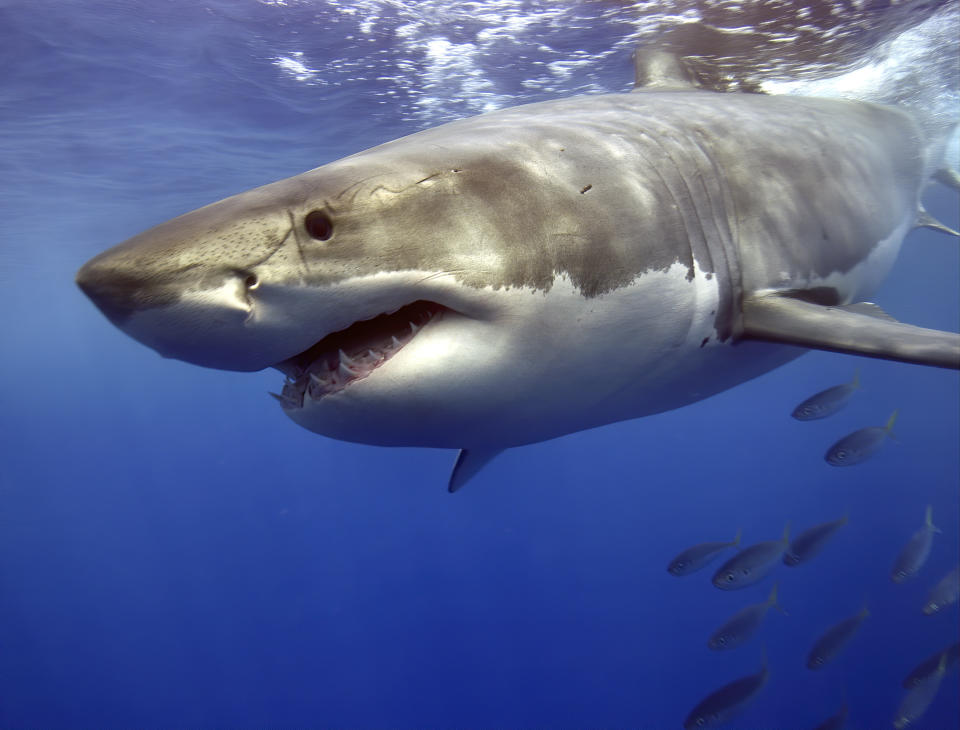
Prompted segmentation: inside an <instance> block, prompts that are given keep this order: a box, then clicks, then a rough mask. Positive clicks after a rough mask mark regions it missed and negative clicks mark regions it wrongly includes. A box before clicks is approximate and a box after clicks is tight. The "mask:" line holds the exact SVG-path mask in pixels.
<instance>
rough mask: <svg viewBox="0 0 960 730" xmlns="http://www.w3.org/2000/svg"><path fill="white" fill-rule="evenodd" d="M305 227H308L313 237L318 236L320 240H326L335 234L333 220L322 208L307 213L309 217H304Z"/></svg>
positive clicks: (308, 231)
mask: <svg viewBox="0 0 960 730" xmlns="http://www.w3.org/2000/svg"><path fill="white" fill-rule="evenodd" d="M303 227H304V228H306V229H307V233H309V234H310V236H311V238H316V239H317V240H318V241H326V240H328V239H329V238H330V236H332V235H333V222H332V221H331V220H330V216H328V215H327V214H326V213H324V212H323V211H322V210H314V211H311V212H310V213H307V217H306V218H304V219H303Z"/></svg>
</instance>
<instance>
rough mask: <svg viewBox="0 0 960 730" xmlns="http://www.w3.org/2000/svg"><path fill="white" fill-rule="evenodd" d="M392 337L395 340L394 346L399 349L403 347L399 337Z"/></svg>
mask: <svg viewBox="0 0 960 730" xmlns="http://www.w3.org/2000/svg"><path fill="white" fill-rule="evenodd" d="M390 339H391V340H393V346H394V347H396V348H398V349H399V348H401V347H403V343H402V342H400V340H398V339H397V338H396V337H394V336H393V335H391V336H390Z"/></svg>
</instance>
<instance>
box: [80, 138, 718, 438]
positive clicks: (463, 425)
mask: <svg viewBox="0 0 960 730" xmlns="http://www.w3.org/2000/svg"><path fill="white" fill-rule="evenodd" d="M459 124H461V123H453V124H449V125H445V126H444V127H440V128H437V129H435V130H428V131H426V132H421V133H419V134H416V135H412V136H411V137H407V138H403V139H400V140H397V141H395V142H391V143H388V144H386V145H382V146H380V147H376V148H373V149H371V150H367V151H366V152H362V153H359V154H357V155H353V156H351V157H347V158H344V159H342V160H339V161H336V162H333V163H330V164H328V165H325V166H323V167H320V168H317V169H315V170H312V171H309V172H306V173H303V174H301V175H298V176H295V177H292V178H289V179H286V180H281V181H279V182H275V183H272V184H269V185H266V186H264V187H260V188H257V189H254V190H251V191H248V192H245V193H242V194H239V195H236V196H233V197H230V198H227V199H225V200H222V201H220V202H217V203H214V204H212V205H208V206H206V207H204V208H200V209H199V210H195V211H193V212H191V213H187V214H186V215H183V216H180V217H179V218H175V219H173V220H171V221H169V222H167V223H163V224H161V225H159V226H157V227H155V228H152V229H150V230H148V231H146V232H144V233H142V234H140V235H138V236H135V237H134V238H131V239H130V240H128V241H126V242H124V243H122V244H120V245H118V246H116V247H114V248H112V249H110V250H108V251H105V252H104V253H102V254H100V255H99V256H96V257H95V258H93V259H92V260H90V261H89V262H88V263H87V264H86V265H84V266H83V267H82V268H81V269H80V271H79V273H78V274H77V283H78V285H79V286H80V288H81V289H82V290H83V291H84V292H85V293H86V294H87V295H88V296H89V297H90V299H91V300H92V301H93V302H94V303H95V304H96V305H97V306H98V307H99V309H100V310H101V311H102V312H103V313H104V314H105V315H106V316H107V317H108V318H109V319H110V321H111V322H113V323H114V324H115V325H116V326H117V327H119V328H120V329H121V330H123V331H124V332H125V333H127V334H128V335H130V336H131V337H133V338H135V339H137V340H139V341H140V342H142V343H143V344H146V345H148V346H149V347H151V348H153V349H154V350H156V351H157V352H158V353H160V354H161V355H163V356H164V357H170V358H177V359H180V360H184V361H187V362H191V363H195V364H197V365H202V366H206V367H212V368H219V369H225V370H242V371H255V370H260V369H264V368H269V367H273V368H276V369H278V370H280V371H281V372H282V373H283V374H284V375H285V376H286V377H285V381H284V382H282V384H280V383H278V388H277V390H278V391H279V393H278V394H277V396H278V400H279V402H280V404H281V406H282V407H283V410H284V411H285V412H286V413H287V415H289V416H290V417H291V418H292V419H293V420H294V421H296V422H297V423H299V424H301V425H303V426H305V427H306V428H308V429H310V430H313V431H316V432H319V433H322V434H324V435H328V436H332V437H335V438H342V439H346V440H353V441H361V442H364V443H378V444H398V445H430V446H449V447H462V446H464V445H471V446H474V445H477V444H487V443H489V442H494V443H496V444H504V445H509V444H515V443H524V442H530V441H536V440H541V439H543V438H549V437H552V436H556V435H560V434H561V433H566V432H569V431H571V430H577V429H578V428H583V427H587V426H590V425H597V423H600V422H604V421H607V420H609V414H607V413H600V412H595V413H593V414H592V415H588V416H587V417H586V418H587V421H583V418H584V416H583V414H590V413H591V409H592V407H593V406H594V405H596V403H597V402H598V400H599V401H602V400H604V399H612V400H613V401H615V402H616V401H617V391H618V390H619V389H621V388H622V387H623V385H624V383H625V381H626V380H627V379H631V380H632V379H636V376H637V372H638V370H637V367H640V368H641V370H640V372H643V370H642V368H643V365H644V363H643V356H642V355H641V354H640V353H636V354H633V353H632V352H631V350H632V349H636V348H635V346H634V345H630V344H627V345H624V344H623V342H622V338H623V337H624V334H625V333H629V331H630V330H631V329H635V330H636V331H637V333H638V335H641V334H642V335H643V337H638V338H637V340H636V344H638V345H639V344H642V345H643V346H644V348H645V349H646V351H648V352H650V353H652V354H653V355H655V354H656V344H657V342H658V338H660V339H664V338H665V339H668V340H670V339H675V335H674V334H672V333H673V332H675V330H676V328H675V327H674V326H673V325H674V324H675V322H673V321H672V320H671V317H670V316H666V317H665V316H663V315H662V314H656V316H655V317H653V319H651V321H650V322H647V323H646V324H647V328H646V329H645V330H644V331H642V332H641V330H640V329H638V328H640V327H641V320H642V317H638V316H637V312H636V309H634V310H633V311H631V310H630V308H626V309H625V308H624V307H623V303H622V302H619V303H616V306H612V305H613V304H614V303H613V302H612V301H611V296H613V293H614V292H622V290H623V288H624V287H625V286H627V285H628V284H630V283H631V282H634V281H635V280H638V277H640V278H641V279H642V278H643V277H641V276H640V274H641V272H642V271H643V270H646V269H648V268H649V267H651V266H655V267H657V269H658V270H659V271H660V273H661V274H662V275H663V276H665V275H666V272H667V271H668V270H670V269H671V267H674V269H675V270H674V271H673V274H675V276H672V278H671V280H670V283H668V284H667V286H672V287H680V288H682V289H684V290H688V289H690V284H689V276H688V274H689V269H690V265H689V261H683V258H682V256H679V257H678V256H677V255H675V254H674V253H673V252H672V251H666V252H663V251H662V250H660V249H657V250H653V249H651V250H648V251H647V254H648V255H647V260H645V261H638V260H636V257H637V249H638V248H640V249H641V253H643V251H642V247H637V246H636V244H635V243H632V242H631V243H630V244H629V246H627V245H623V244H621V239H622V238H623V237H622V236H621V235H619V232H618V231H617V230H616V228H617V225H618V215H619V213H618V210H620V209H621V208H623V206H622V205H621V203H622V201H619V200H618V199H617V198H616V197H615V196H613V195H608V196H607V197H604V196H603V195H602V194H598V193H596V192H593V194H592V195H591V194H590V192H587V193H584V192H582V191H583V189H584V188H585V187H587V186H589V185H590V181H591V180H590V179H585V178H584V177H583V176H582V175H580V176H574V177H573V179H565V177H564V175H562V174H561V175H559V176H558V174H557V173H558V172H563V171H564V170H565V169H566V168H565V167H564V166H565V165H568V164H569V165H571V166H572V167H576V166H577V162H578V161H575V160H574V159H570V160H569V162H567V158H572V157H574V154H575V153H573V151H572V150H571V151H570V152H567V150H566V149H565V143H564V141H563V140H555V141H548V142H547V143H544V142H543V140H542V136H541V137H537V140H538V142H537V144H536V145H535V146H534V145H533V144H531V143H530V141H529V139H533V137H530V138H528V137H526V136H525V135H524V134H522V133H520V132H517V131H516V128H515V127H514V126H513V125H509V126H510V129H513V131H512V132H511V131H510V130H509V129H506V128H504V126H503V125H498V124H495V123H489V124H487V125H486V126H482V125H481V126H480V127H479V128H477V127H476V126H475V127H474V128H471V129H470V130H469V132H470V134H463V133H460V132H459V131H458V130H457V127H458V125H459ZM567 146H570V147H572V146H573V145H569V144H568V145H567ZM584 154H587V152H586V151H585V152H584ZM545 157H547V158H550V159H548V160H544V158H545ZM547 163H551V164H547ZM591 179H592V180H593V182H594V184H595V185H601V186H602V182H601V175H599V174H598V175H595V176H593V177H592V178H591ZM601 190H602V188H601ZM652 238H653V237H652ZM621 245H622V248H621V247H620V246H621ZM686 257H687V259H689V248H688V249H687V252H686ZM663 286H664V282H663V281H660V280H658V283H657V285H656V286H654V287H653V289H650V290H649V291H648V292H647V294H646V296H648V297H649V298H651V299H659V298H660V297H662V295H663V290H662V289H663ZM643 288H644V287H640V290H641V291H642V290H643ZM647 288H648V289H649V287H647ZM640 304H641V303H638V306H639V305H640ZM651 304H652V302H651ZM639 308H640V309H641V310H642V309H643V307H642V306H640V307H639ZM648 309H649V311H650V312H651V315H652V314H653V313H656V312H657V311H658V309H659V308H658V307H654V306H650V307H648ZM675 309H676V311H677V312H679V314H677V316H679V317H681V318H682V317H683V316H684V313H683V312H682V311H681V310H682V308H675ZM611 318H613V319H611ZM617 318H620V319H617ZM611 325H612V326H611ZM618 326H619V327H620V329H619V330H618ZM710 326H711V327H712V320H711V322H710ZM688 329H689V327H686V326H685V327H684V328H683V330H682V331H683V332H687V330H688ZM644 338H645V339H644ZM698 342H699V339H698ZM651 344H653V345H654V347H653V348H651V347H650V345H651ZM611 350H614V351H616V352H618V355H617V356H616V357H614V358H611V356H610V352H611ZM650 360H651V363H650V368H651V369H653V370H657V369H662V368H663V367H666V366H668V365H669V364H668V363H666V362H661V361H660V359H658V358H656V357H655V356H654V357H651V358H650ZM278 380H279V379H278ZM585 382H588V383H589V386H588V387H583V386H584V383H585ZM574 413H577V414H579V415H577V416H575V417H574V416H573V415H572V414H574ZM629 415H632V414H628V413H626V412H625V413H624V414H623V416H622V417H624V418H625V417H628V416H629ZM571 419H573V420H576V419H580V420H578V421H577V422H576V423H573V422H572V420H571ZM591 419H593V420H591Z"/></svg>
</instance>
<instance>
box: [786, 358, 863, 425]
mask: <svg viewBox="0 0 960 730" xmlns="http://www.w3.org/2000/svg"><path fill="white" fill-rule="evenodd" d="M859 387H860V371H859V370H857V372H855V373H854V374H853V380H851V381H850V382H849V383H844V384H843V385H835V386H833V387H832V388H827V389H826V390H821V391H820V392H819V393H817V394H816V395H812V396H810V397H809V398H807V399H806V400H805V401H804V402H803V403H801V404H800V405H798V406H797V407H796V408H794V409H793V413H791V414H790V415H791V416H793V417H794V418H796V419H797V420H798V421H815V420H816V419H818V418H826V417H827V416H832V415H833V414H834V413H836V412H837V411H839V410H840V409H841V408H843V407H844V406H845V405H847V403H849V402H850V396H852V395H853V394H854V392H855V391H856V390H857V389H858V388H859Z"/></svg>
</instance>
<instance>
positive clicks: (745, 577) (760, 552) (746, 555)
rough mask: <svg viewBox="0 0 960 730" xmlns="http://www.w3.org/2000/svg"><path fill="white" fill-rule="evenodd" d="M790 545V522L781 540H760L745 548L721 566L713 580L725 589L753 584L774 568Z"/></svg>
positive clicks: (717, 585) (734, 588)
mask: <svg viewBox="0 0 960 730" xmlns="http://www.w3.org/2000/svg"><path fill="white" fill-rule="evenodd" d="M789 545H790V523H789V522H788V523H787V524H786V527H784V528H783V536H782V537H781V538H780V539H779V540H768V541H767V542H758V543H756V544H755V545H750V546H749V547H746V548H744V549H743V550H741V551H740V552H739V553H737V554H736V555H734V556H733V557H732V558H730V559H729V560H728V561H727V562H725V563H724V564H723V565H722V566H720V569H719V570H718V571H717V572H716V573H714V574H713V579H712V581H711V582H712V583H713V585H714V586H716V587H717V588H720V589H721V590H725V591H732V590H736V589H738V588H746V587H747V586H750V585H753V584H754V583H756V582H757V581H760V580H762V579H763V578H764V577H766V575H767V574H768V573H769V572H770V571H771V570H773V567H774V566H775V565H776V564H777V563H779V562H780V559H781V558H782V557H783V553H784V551H786V549H787V547H788V546H789Z"/></svg>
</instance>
